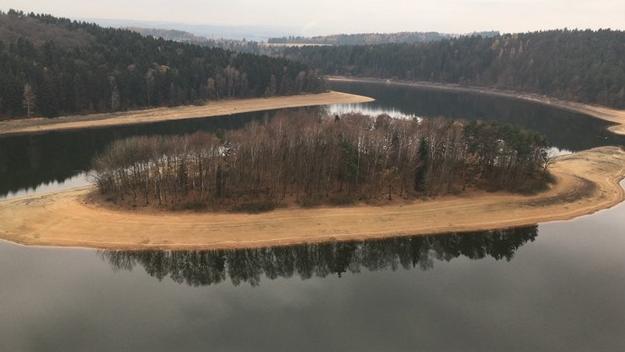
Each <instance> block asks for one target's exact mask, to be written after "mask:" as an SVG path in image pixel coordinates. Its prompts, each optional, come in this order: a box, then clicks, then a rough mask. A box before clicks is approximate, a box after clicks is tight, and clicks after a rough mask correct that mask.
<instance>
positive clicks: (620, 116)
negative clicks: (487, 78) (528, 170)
mask: <svg viewBox="0 0 625 352" xmlns="http://www.w3.org/2000/svg"><path fill="white" fill-rule="evenodd" d="M326 79H327V80H328V81H331V82H332V81H334V82H362V83H375V84H388V85H394V86H404V87H416V88H424V89H432V90H443V91H451V92H464V93H477V94H485V95H492V96H498V97H506V98H513V99H519V100H524V101H529V102H533V103H538V104H543V105H547V106H552V107H555V108H558V109H564V110H568V111H573V112H577V113H581V114H584V115H588V116H590V117H594V118H597V119H600V120H603V121H607V122H610V123H613V124H614V125H612V126H610V127H608V130H609V131H611V132H612V133H615V134H619V135H625V110H616V109H611V108H608V107H603V106H595V105H590V104H583V103H577V102H573V101H565V100H560V99H556V98H551V97H547V96H543V95H538V94H528V93H519V92H514V91H508V90H499V89H493V88H484V87H473V86H462V85H458V84H445V83H434V82H411V81H401V80H387V79H382V78H358V77H343V76H329V77H326Z"/></svg>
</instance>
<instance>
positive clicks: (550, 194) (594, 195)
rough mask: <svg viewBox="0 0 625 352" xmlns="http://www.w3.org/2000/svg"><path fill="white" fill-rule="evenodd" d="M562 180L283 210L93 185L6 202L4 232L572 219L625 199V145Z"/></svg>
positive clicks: (106, 236)
mask: <svg viewBox="0 0 625 352" xmlns="http://www.w3.org/2000/svg"><path fill="white" fill-rule="evenodd" d="M551 171H552V172H553V173H554V175H555V176H556V177H557V179H558V182H557V183H556V184H555V186H553V187H552V188H551V189H550V190H549V191H547V192H543V193H541V194H537V195H532V196H523V195H516V194H508V193H484V192H482V193H473V194H467V195H462V196H448V197H441V198H436V199H433V200H428V201H415V202H410V203H406V204H401V205H399V204H398V205H388V206H381V207H378V206H355V207H345V208H316V209H280V210H276V211H273V212H269V213H263V214H256V215H250V214H228V213H193V212H176V213H167V212H128V211H118V210H111V209H105V208H103V207H101V206H98V205H96V204H91V203H88V202H87V201H86V196H87V194H88V193H89V192H90V191H91V188H81V189H75V190H70V191H65V192H60V193H54V194H49V195H44V196H30V197H22V198H17V199H12V200H7V201H2V202H0V238H2V239H5V240H9V241H12V242H17V243H21V244H26V245H51V246H67V247H90V248H105V249H213V248H243V247H245V248H248V247H260V246H271V245H287V244H298V243H310V242H324V241H343V240H361V239H368V238H382V237H388V236H397V235H419V234H423V235H425V234H436V233H446V232H456V231H477V230H489V229H496V228H504V227H512V226H524V225H531V224H535V223H538V222H546V221H554V220H567V219H572V218H574V217H578V216H581V215H585V214H590V213H593V212H596V211H598V210H601V209H605V208H609V207H612V206H614V205H616V204H618V203H620V202H621V201H623V200H624V199H625V192H624V191H623V189H622V188H621V187H620V186H619V181H620V180H622V179H623V178H625V151H623V150H622V149H620V148H617V147H602V148H597V149H592V150H588V151H584V152H580V153H576V154H573V155H569V156H564V157H560V158H559V159H558V160H557V161H556V162H555V163H554V164H553V165H552V167H551Z"/></svg>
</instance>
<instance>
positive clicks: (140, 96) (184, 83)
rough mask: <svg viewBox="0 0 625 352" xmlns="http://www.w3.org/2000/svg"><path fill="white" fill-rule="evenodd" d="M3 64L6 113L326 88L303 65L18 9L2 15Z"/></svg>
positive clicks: (1, 110) (0, 108)
mask: <svg viewBox="0 0 625 352" xmlns="http://www.w3.org/2000/svg"><path fill="white" fill-rule="evenodd" d="M0 67H2V70H0V117H2V116H5V117H6V116H26V115H28V116H37V115H43V116H48V117H50V116H57V115H61V114H72V113H85V112H106V111H117V110H124V109H131V108H141V107H150V106H164V105H180V104H188V103H195V102H200V101H204V100H207V99H221V98H230V97H252V96H272V95H288V94H296V93H299V92H317V91H320V90H322V89H323V81H322V79H320V78H319V77H318V76H317V75H316V74H315V73H314V72H313V71H311V70H309V69H307V67H306V66H305V65H303V64H300V63H293V62H289V61H287V60H284V59H279V58H269V57H263V56H254V55H249V54H241V53H234V52H230V51H226V50H223V49H217V48H208V47H201V46H197V45H191V44H185V43H177V42H173V41H167V40H164V39H160V38H159V39H156V38H152V37H144V36H141V35H140V34H138V33H134V32H132V31H129V30H120V29H111V28H102V27H99V26H97V25H94V24H89V23H83V22H75V21H71V20H68V19H63V18H55V17H52V16H49V15H35V14H24V13H22V12H16V11H9V12H8V13H0Z"/></svg>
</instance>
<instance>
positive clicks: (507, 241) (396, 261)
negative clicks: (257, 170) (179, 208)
mask: <svg viewBox="0 0 625 352" xmlns="http://www.w3.org/2000/svg"><path fill="white" fill-rule="evenodd" d="M537 235H538V228H537V226H530V227H523V228H514V229H507V230H496V231H486V232H469V233H461V234H447V235H437V236H414V237H397V238H391V239H383V240H370V241H363V242H334V243H323V244H304V245H299V246H290V247H270V248H259V249H240V250H212V251H103V252H100V255H101V256H102V258H103V259H104V260H106V261H108V262H109V263H110V264H111V265H112V266H113V267H114V268H115V269H118V270H132V269H133V268H134V267H135V266H137V265H140V266H142V267H143V268H144V269H145V271H146V272H147V273H148V274H149V275H151V276H153V277H156V278H158V279H159V280H162V279H164V278H166V277H170V278H171V279H172V280H173V281H175V282H177V283H180V284H182V283H186V284H187V285H191V286H203V285H214V284H219V283H222V282H224V281H226V280H227V279H228V278H229V279H230V280H231V282H232V283H233V284H234V285H239V284H241V283H244V282H247V283H249V284H250V285H252V286H257V285H259V284H260V282H261V278H262V277H265V278H267V279H270V280H273V279H276V278H279V277H283V278H291V277H293V276H295V275H298V276H299V277H300V278H301V279H303V280H306V279H310V278H312V277H327V276H329V275H338V276H341V275H342V274H343V273H359V272H361V271H362V270H364V269H366V270H369V271H382V270H393V271H395V270H397V269H399V268H404V269H405V270H409V269H411V268H420V269H421V270H428V269H431V268H432V267H433V266H434V261H435V260H439V261H446V262H449V261H451V260H452V259H454V258H458V257H460V256H465V257H467V258H470V259H482V258H485V257H491V258H494V259H496V260H508V261H510V260H511V259H512V257H513V256H514V253H515V252H516V251H517V250H518V249H519V248H520V247H521V246H523V245H524V244H526V243H527V242H531V241H534V239H535V238H536V236H537Z"/></svg>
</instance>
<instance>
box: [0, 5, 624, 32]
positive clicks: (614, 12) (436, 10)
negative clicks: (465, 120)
mask: <svg viewBox="0 0 625 352" xmlns="http://www.w3.org/2000/svg"><path fill="white" fill-rule="evenodd" d="M0 8H2V9H4V10H7V9H9V8H16V9H22V10H25V11H35V12H46V13H51V14H53V15H57V16H64V17H72V18H116V19H135V20H150V21H168V22H182V23H194V24H219V25H224V24H225V25H262V26H285V27H290V28H292V29H293V30H295V31H297V32H299V33H297V34H305V35H313V34H328V33H338V32H341V33H342V32H351V33H353V32H395V31H440V32H453V33H464V32H471V31H481V30H491V29H494V30H500V31H502V32H521V31H529V30H539V29H552V28H563V27H568V28H594V29H596V28H613V29H625V0H220V1H215V0H175V1H172V0H2V4H1V5H0Z"/></svg>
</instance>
